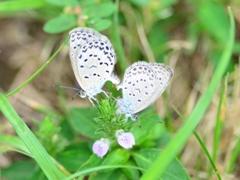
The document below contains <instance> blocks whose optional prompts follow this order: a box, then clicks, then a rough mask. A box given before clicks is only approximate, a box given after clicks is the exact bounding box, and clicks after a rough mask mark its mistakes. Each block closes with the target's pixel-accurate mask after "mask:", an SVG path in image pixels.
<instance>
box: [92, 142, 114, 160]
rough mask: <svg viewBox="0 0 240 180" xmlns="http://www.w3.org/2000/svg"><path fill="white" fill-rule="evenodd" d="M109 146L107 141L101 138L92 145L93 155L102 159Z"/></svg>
mask: <svg viewBox="0 0 240 180" xmlns="http://www.w3.org/2000/svg"><path fill="white" fill-rule="evenodd" d="M109 145H110V141H109V140H108V139H104V138H102V139H100V140H98V141H96V142H95V143H94V144H93V147H92V150H93V152H94V154H96V155H97V156H98V157H100V158H102V157H103V156H104V155H105V154H107V152H108V149H109Z"/></svg>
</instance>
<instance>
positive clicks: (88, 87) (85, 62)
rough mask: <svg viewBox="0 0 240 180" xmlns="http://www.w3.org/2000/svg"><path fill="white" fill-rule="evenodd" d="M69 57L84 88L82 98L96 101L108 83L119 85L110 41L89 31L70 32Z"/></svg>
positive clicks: (95, 32) (74, 30) (114, 56)
mask: <svg viewBox="0 0 240 180" xmlns="http://www.w3.org/2000/svg"><path fill="white" fill-rule="evenodd" d="M69 47H70V48H69V56H70V60H71V65H72V69H73V72H74V75H75V77H76V79H77V81H78V83H79V85H80V87H81V90H80V91H79V96H80V97H82V98H84V97H86V96H87V97H88V99H89V100H90V102H91V103H92V104H93V102H92V99H93V100H95V101H96V98H95V97H94V96H95V95H97V94H99V93H101V92H103V93H104V94H105V95H106V96H107V93H106V92H105V91H103V90H102V87H103V85H104V84H105V82H106V81H111V82H112V83H113V84H119V83H120V80H119V78H118V77H117V76H116V75H115V74H114V72H113V71H114V65H115V64H116V62H117V60H116V54H115V52H114V49H113V46H112V44H111V42H110V41H109V39H108V38H107V37H106V36H104V35H102V34H100V33H98V32H97V31H95V30H93V29H90V28H81V27H80V28H75V29H73V30H71V31H70V32H69Z"/></svg>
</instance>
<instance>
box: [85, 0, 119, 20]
mask: <svg viewBox="0 0 240 180" xmlns="http://www.w3.org/2000/svg"><path fill="white" fill-rule="evenodd" d="M115 10H116V6H115V4H114V3H113V2H111V1H108V2H103V3H101V4H94V5H92V6H87V7H85V8H83V12H82V13H83V15H86V16H89V18H95V17H98V18H100V17H108V16H110V15H112V14H113V13H114V11H115Z"/></svg>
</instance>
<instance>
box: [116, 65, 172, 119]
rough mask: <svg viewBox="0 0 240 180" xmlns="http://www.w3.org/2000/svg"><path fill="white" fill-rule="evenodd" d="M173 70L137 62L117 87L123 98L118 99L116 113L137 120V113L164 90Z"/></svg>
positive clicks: (126, 72)
mask: <svg viewBox="0 0 240 180" xmlns="http://www.w3.org/2000/svg"><path fill="white" fill-rule="evenodd" d="M172 76H173V70H172V69H171V68H170V67H168V66H166V65H164V64H161V63H147V62H144V61H139V62H136V63H134V64H132V65H131V66H130V67H128V68H127V69H126V71H125V73H124V77H123V81H122V82H121V83H120V84H119V85H118V86H117V89H118V90H119V89H122V94H123V97H122V98H121V99H118V110H117V113H119V114H125V116H126V118H127V119H128V117H130V118H131V119H132V120H137V119H138V116H137V113H138V112H140V111H142V110H143V109H145V108H146V107H148V106H149V105H151V104H153V103H154V102H155V101H156V100H157V99H158V98H159V97H160V96H161V94H162V93H163V91H164V90H165V89H166V87H167V86H168V84H169V83H170V81H171V79H172Z"/></svg>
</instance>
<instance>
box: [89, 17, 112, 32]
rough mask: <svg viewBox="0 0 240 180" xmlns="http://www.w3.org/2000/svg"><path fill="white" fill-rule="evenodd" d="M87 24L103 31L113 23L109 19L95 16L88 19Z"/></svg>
mask: <svg viewBox="0 0 240 180" xmlns="http://www.w3.org/2000/svg"><path fill="white" fill-rule="evenodd" d="M87 25H88V27H91V28H93V29H95V30H97V31H103V30H105V29H107V28H109V27H110V26H111V25H112V21H110V20H109V19H99V18H94V19H89V20H88V21H87Z"/></svg>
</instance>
